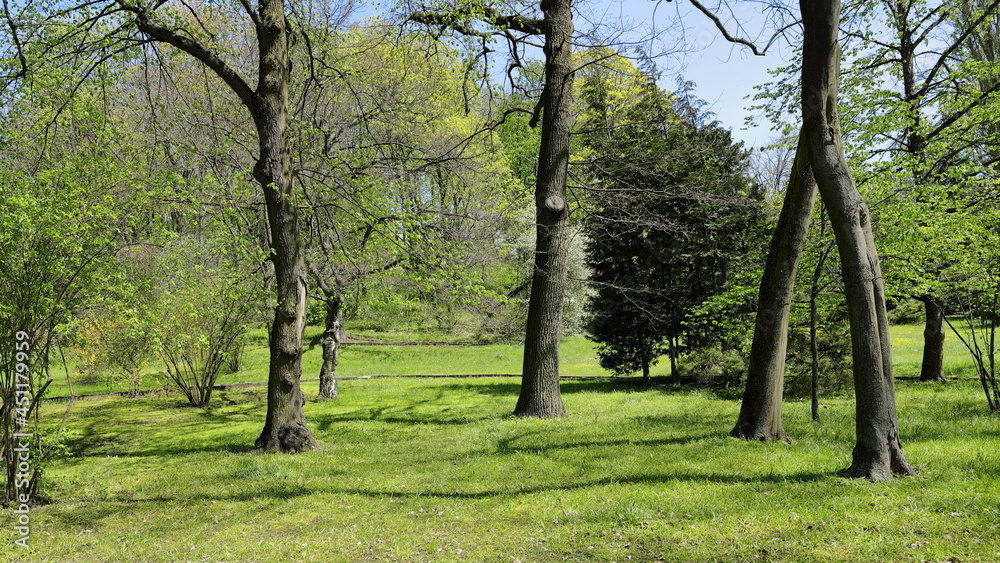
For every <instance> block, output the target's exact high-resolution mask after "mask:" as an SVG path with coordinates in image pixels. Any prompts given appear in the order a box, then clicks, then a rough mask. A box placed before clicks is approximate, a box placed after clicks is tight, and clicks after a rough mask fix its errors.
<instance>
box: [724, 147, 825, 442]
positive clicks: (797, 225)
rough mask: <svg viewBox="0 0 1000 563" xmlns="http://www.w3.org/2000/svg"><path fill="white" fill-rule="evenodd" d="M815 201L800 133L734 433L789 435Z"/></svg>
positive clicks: (759, 302)
mask: <svg viewBox="0 0 1000 563" xmlns="http://www.w3.org/2000/svg"><path fill="white" fill-rule="evenodd" d="M815 204H816V184H815V182H814V181H813V177H812V172H811V171H810V169H809V159H808V149H807V148H806V145H805V142H804V136H803V134H802V133H800V135H799V144H798V148H797V149H796V151H795V160H794V162H793V164H792V174H791V177H790V179H789V182H788V191H787V192H786V193H785V200H784V202H783V203H782V205H781V214H780V215H779V216H778V224H777V226H776V227H775V230H774V235H773V236H772V238H771V246H770V248H769V249H768V253H767V263H766V264H765V265H764V276H763V277H762V278H761V282H760V292H759V293H758V298H757V320H756V323H755V324H754V334H753V344H752V345H751V348H750V361H749V369H748V372H747V386H746V389H745V390H744V392H743V403H742V404H741V406H740V415H739V418H738V419H737V420H736V427H735V428H733V430H732V432H730V435H731V436H733V437H736V438H744V439H746V440H765V441H767V440H786V441H787V440H789V438H788V434H786V433H785V429H784V427H783V426H782V424H781V401H782V396H783V394H784V383H785V355H786V352H787V349H788V316H789V311H790V309H791V305H792V293H793V290H794V288H795V272H796V270H797V269H798V266H799V259H800V258H801V257H802V251H803V249H804V248H805V242H806V236H807V235H808V233H809V222H810V221H811V220H812V213H813V207H814V206H815Z"/></svg>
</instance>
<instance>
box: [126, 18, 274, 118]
mask: <svg viewBox="0 0 1000 563" xmlns="http://www.w3.org/2000/svg"><path fill="white" fill-rule="evenodd" d="M116 1H117V3H118V5H119V6H121V7H122V9H123V10H125V11H127V12H129V13H131V14H132V15H134V16H135V18H136V27H137V28H138V29H139V31H140V32H141V33H143V34H145V35H146V36H148V37H150V38H151V39H154V40H156V41H159V42H161V43H167V44H169V45H173V46H174V47H177V48H178V49H180V50H181V51H184V52H185V53H187V54H189V55H191V56H192V57H194V58H196V59H198V60H199V61H201V62H202V63H204V64H205V66H207V67H208V68H210V69H212V71H213V72H215V74H217V75H218V76H219V78H221V79H222V80H223V82H225V83H226V85H227V86H229V88H230V89H231V90H232V91H233V92H234V93H235V94H236V96H237V97H239V99H240V101H241V102H243V105H245V106H246V107H247V108H248V109H249V110H250V111H251V112H254V111H255V102H254V90H253V89H252V88H251V87H250V85H249V84H247V82H246V81H245V80H243V77H242V76H240V75H239V73H238V72H236V71H235V70H233V68H232V67H230V66H229V65H228V64H226V61H224V60H222V58H221V57H219V55H218V54H216V53H215V52H214V51H212V50H211V49H208V48H206V47H205V46H204V45H202V44H201V43H199V42H197V41H195V40H194V39H191V38H189V37H185V36H183V35H181V34H179V33H177V32H176V31H174V30H172V29H168V28H166V27H163V26H160V25H157V24H154V23H153V22H151V21H150V19H149V12H148V11H147V10H146V9H145V8H140V7H137V6H130V5H128V4H126V3H124V2H123V1H122V0H116Z"/></svg>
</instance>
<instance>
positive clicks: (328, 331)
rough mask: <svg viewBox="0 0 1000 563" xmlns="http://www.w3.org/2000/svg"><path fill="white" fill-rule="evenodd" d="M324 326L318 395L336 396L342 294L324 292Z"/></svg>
mask: <svg viewBox="0 0 1000 563" xmlns="http://www.w3.org/2000/svg"><path fill="white" fill-rule="evenodd" d="M324 293H325V297H326V328H325V330H324V331H323V366H322V367H321V368H320V370H319V397H320V398H321V399H336V398H337V364H338V363H339V358H340V342H341V339H342V337H343V332H344V307H343V305H344V295H343V294H341V293H338V292H333V291H331V292H325V291H324Z"/></svg>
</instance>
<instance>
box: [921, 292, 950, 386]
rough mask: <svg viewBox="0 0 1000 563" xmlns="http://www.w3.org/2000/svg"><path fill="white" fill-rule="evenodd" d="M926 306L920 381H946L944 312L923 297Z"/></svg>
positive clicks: (922, 300)
mask: <svg viewBox="0 0 1000 563" xmlns="http://www.w3.org/2000/svg"><path fill="white" fill-rule="evenodd" d="M920 301H921V302H922V303H923V304H924V312H925V314H924V355H923V359H922V360H921V362H920V381H941V380H943V379H944V338H945V326H944V312H942V311H941V309H940V308H939V307H938V306H937V304H936V303H934V300H933V299H931V298H930V297H926V296H925V297H921V298H920Z"/></svg>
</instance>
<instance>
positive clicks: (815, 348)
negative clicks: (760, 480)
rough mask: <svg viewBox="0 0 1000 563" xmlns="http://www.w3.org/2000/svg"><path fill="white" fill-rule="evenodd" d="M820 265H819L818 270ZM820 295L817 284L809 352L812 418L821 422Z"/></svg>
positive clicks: (811, 308) (811, 299)
mask: <svg viewBox="0 0 1000 563" xmlns="http://www.w3.org/2000/svg"><path fill="white" fill-rule="evenodd" d="M818 270H819V267H817V271H818ZM814 281H815V279H814ZM817 297H819V295H818V292H817V291H816V288H815V286H814V287H813V290H812V292H811V293H810V294H809V353H810V355H811V356H812V368H811V369H812V419H813V420H814V421H817V422H819V342H818V341H817V340H818V337H819V334H818V333H819V310H818V309H819V307H818V303H817Z"/></svg>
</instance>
